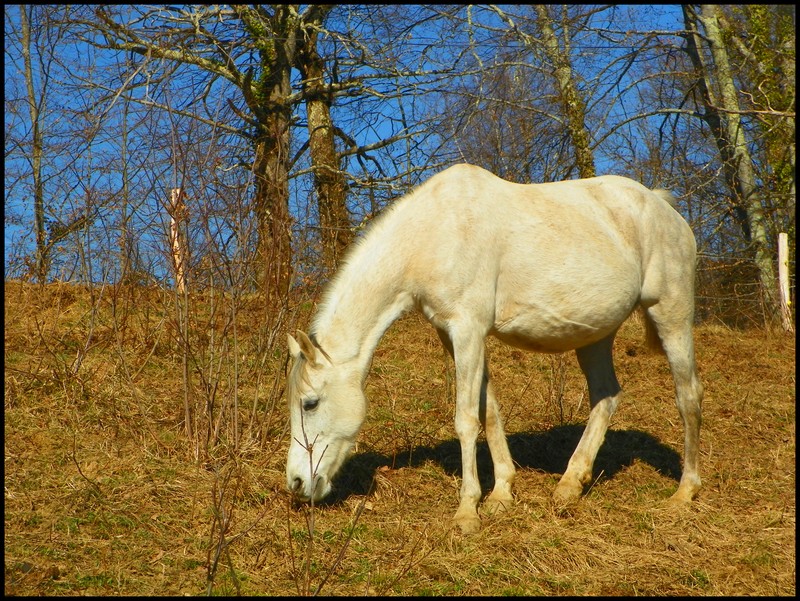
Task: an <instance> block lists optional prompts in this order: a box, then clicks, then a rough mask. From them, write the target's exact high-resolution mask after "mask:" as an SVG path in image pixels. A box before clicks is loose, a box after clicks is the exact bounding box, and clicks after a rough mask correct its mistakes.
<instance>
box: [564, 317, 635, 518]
mask: <svg viewBox="0 0 800 601" xmlns="http://www.w3.org/2000/svg"><path fill="white" fill-rule="evenodd" d="M615 334H616V332H615V333H614V334H611V335H610V336H607V337H606V338H604V339H603V340H600V341H598V342H595V343H594V344H590V345H589V346H585V347H583V348H580V349H577V351H576V354H577V355H578V363H579V364H580V366H581V370H582V371H583V374H584V375H585V376H586V382H587V383H588V385H589V402H590V404H591V407H592V410H591V412H590V413H589V420H588V421H587V423H586V428H585V429H584V431H583V436H581V440H580V442H579V443H578V446H577V447H576V448H575V452H574V453H573V454H572V457H571V458H570V460H569V464H568V465H567V470H566V471H565V472H564V475H563V476H562V477H561V480H560V481H559V483H558V486H556V489H555V492H554V493H553V497H554V499H555V501H556V502H557V503H560V504H565V503H569V502H571V501H574V500H576V499H577V498H578V497H580V496H581V494H582V493H583V487H584V486H585V485H587V484H589V483H590V482H591V480H592V467H593V466H594V460H595V458H596V457H597V452H598V451H599V450H600V445H602V444H603V439H604V438H605V435H606V430H608V422H609V420H610V419H611V416H612V415H614V411H616V409H617V403H618V402H619V398H620V393H621V388H620V385H619V382H618V381H617V376H616V374H615V373H614V363H613V359H612V355H611V347H612V345H613V343H614V335H615Z"/></svg>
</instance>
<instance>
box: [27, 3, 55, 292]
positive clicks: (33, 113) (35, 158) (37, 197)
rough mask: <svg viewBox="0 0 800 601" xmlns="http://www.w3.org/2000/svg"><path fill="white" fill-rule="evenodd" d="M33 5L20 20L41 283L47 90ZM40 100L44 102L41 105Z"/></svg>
mask: <svg viewBox="0 0 800 601" xmlns="http://www.w3.org/2000/svg"><path fill="white" fill-rule="evenodd" d="M29 10H31V8H30V7H29V6H20V7H19V14H20V24H21V27H22V54H23V59H24V61H25V84H26V87H27V92H28V111H29V113H30V118H31V136H32V139H33V140H32V141H33V144H32V148H31V167H32V171H33V173H32V175H33V219H34V228H35V233H36V263H35V266H34V276H35V277H36V280H37V281H38V282H39V283H40V284H44V283H45V282H46V281H47V272H48V271H49V263H50V261H49V255H50V253H49V248H48V245H47V231H46V230H45V225H44V182H43V179H42V155H43V154H44V141H43V135H44V134H43V132H42V128H41V125H42V124H41V114H42V112H43V109H44V96H45V90H40V92H41V102H40V99H38V98H37V97H36V87H35V86H34V81H33V77H34V75H33V65H32V61H31V22H30V18H29V15H28V12H27V11H29ZM40 104H41V105H42V106H40Z"/></svg>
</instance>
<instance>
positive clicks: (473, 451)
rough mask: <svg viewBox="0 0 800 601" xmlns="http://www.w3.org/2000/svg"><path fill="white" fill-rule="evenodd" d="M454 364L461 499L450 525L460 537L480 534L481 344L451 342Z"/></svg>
mask: <svg viewBox="0 0 800 601" xmlns="http://www.w3.org/2000/svg"><path fill="white" fill-rule="evenodd" d="M453 346H454V351H455V353H454V355H455V356H454V358H455V364H456V417H455V429H456V434H457V435H458V439H459V441H460V443H461V471H462V480H461V496H460V502H459V506H458V511H456V514H455V516H454V517H453V522H454V524H455V525H457V526H458V527H459V528H461V531H462V532H463V533H464V534H471V533H474V532H477V531H478V530H480V527H481V520H480V517H478V502H479V501H480V498H481V485H480V481H479V480H478V459H477V443H478V433H479V431H480V411H479V407H480V396H481V387H482V384H483V367H484V349H483V340H482V339H481V338H478V337H476V336H470V337H469V338H467V339H466V340H463V341H459V340H458V338H457V337H454V338H453Z"/></svg>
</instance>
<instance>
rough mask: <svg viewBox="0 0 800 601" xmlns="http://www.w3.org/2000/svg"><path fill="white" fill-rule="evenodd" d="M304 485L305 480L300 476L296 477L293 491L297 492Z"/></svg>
mask: <svg viewBox="0 0 800 601" xmlns="http://www.w3.org/2000/svg"><path fill="white" fill-rule="evenodd" d="M302 487H303V481H302V480H301V479H300V478H295V479H294V482H292V492H297V491H298V490H300V489H301V488H302Z"/></svg>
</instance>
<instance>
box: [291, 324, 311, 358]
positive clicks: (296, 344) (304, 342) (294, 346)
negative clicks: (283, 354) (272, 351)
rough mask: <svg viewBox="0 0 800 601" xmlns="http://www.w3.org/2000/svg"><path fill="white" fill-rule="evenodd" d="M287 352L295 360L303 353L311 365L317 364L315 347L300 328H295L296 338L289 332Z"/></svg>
mask: <svg viewBox="0 0 800 601" xmlns="http://www.w3.org/2000/svg"><path fill="white" fill-rule="evenodd" d="M289 352H290V353H291V355H292V357H294V359H295V360H296V359H298V358H299V357H300V355H303V356H304V357H305V358H306V359H307V360H308V362H309V363H311V365H316V364H317V347H315V346H314V343H313V342H311V339H310V338H309V337H308V336H307V335H306V333H305V332H303V331H302V330H297V340H295V339H294V338H292V335H291V334H289Z"/></svg>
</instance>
